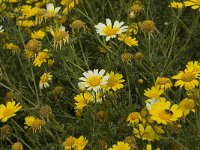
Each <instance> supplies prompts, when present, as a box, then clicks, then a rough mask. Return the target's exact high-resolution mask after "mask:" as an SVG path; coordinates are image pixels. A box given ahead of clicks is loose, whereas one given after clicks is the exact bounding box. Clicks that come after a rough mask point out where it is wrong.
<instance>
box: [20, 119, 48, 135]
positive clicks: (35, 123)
mask: <svg viewBox="0 0 200 150" xmlns="http://www.w3.org/2000/svg"><path fill="white" fill-rule="evenodd" d="M24 124H26V125H27V126H28V127H31V128H32V129H33V132H34V133H35V132H36V131H37V130H40V129H41V127H42V126H43V125H44V124H45V123H44V121H43V120H41V119H38V118H35V117H33V116H27V117H26V118H25V123H24Z"/></svg>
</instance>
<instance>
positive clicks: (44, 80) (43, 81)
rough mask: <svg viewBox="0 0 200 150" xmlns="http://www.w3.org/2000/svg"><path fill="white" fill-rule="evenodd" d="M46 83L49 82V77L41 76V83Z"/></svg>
mask: <svg viewBox="0 0 200 150" xmlns="http://www.w3.org/2000/svg"><path fill="white" fill-rule="evenodd" d="M47 81H49V76H48V75H45V76H43V77H42V79H41V82H42V83H45V82H47Z"/></svg>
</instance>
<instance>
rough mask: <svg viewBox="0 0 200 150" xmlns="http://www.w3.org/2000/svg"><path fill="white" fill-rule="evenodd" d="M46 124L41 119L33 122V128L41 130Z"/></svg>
mask: <svg viewBox="0 0 200 150" xmlns="http://www.w3.org/2000/svg"><path fill="white" fill-rule="evenodd" d="M43 124H44V121H43V120H40V119H35V121H34V122H33V124H32V125H31V127H32V128H33V129H34V130H37V129H40V128H41V126H42V125H43Z"/></svg>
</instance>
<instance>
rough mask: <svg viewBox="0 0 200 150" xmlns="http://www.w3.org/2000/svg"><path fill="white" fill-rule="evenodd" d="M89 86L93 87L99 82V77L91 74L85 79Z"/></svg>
mask: <svg viewBox="0 0 200 150" xmlns="http://www.w3.org/2000/svg"><path fill="white" fill-rule="evenodd" d="M86 82H87V83H88V84H89V85H90V86H92V87H95V86H97V85H99V84H100V82H101V77H100V76H92V77H90V78H88V79H87V81H86Z"/></svg>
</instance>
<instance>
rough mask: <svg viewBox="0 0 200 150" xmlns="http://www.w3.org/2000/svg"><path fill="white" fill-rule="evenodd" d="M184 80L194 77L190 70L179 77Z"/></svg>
mask: <svg viewBox="0 0 200 150" xmlns="http://www.w3.org/2000/svg"><path fill="white" fill-rule="evenodd" d="M181 79H182V80H183V81H184V82H190V81H192V80H194V79H195V76H194V74H193V73H192V72H185V73H184V74H183V75H182V78H181Z"/></svg>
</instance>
